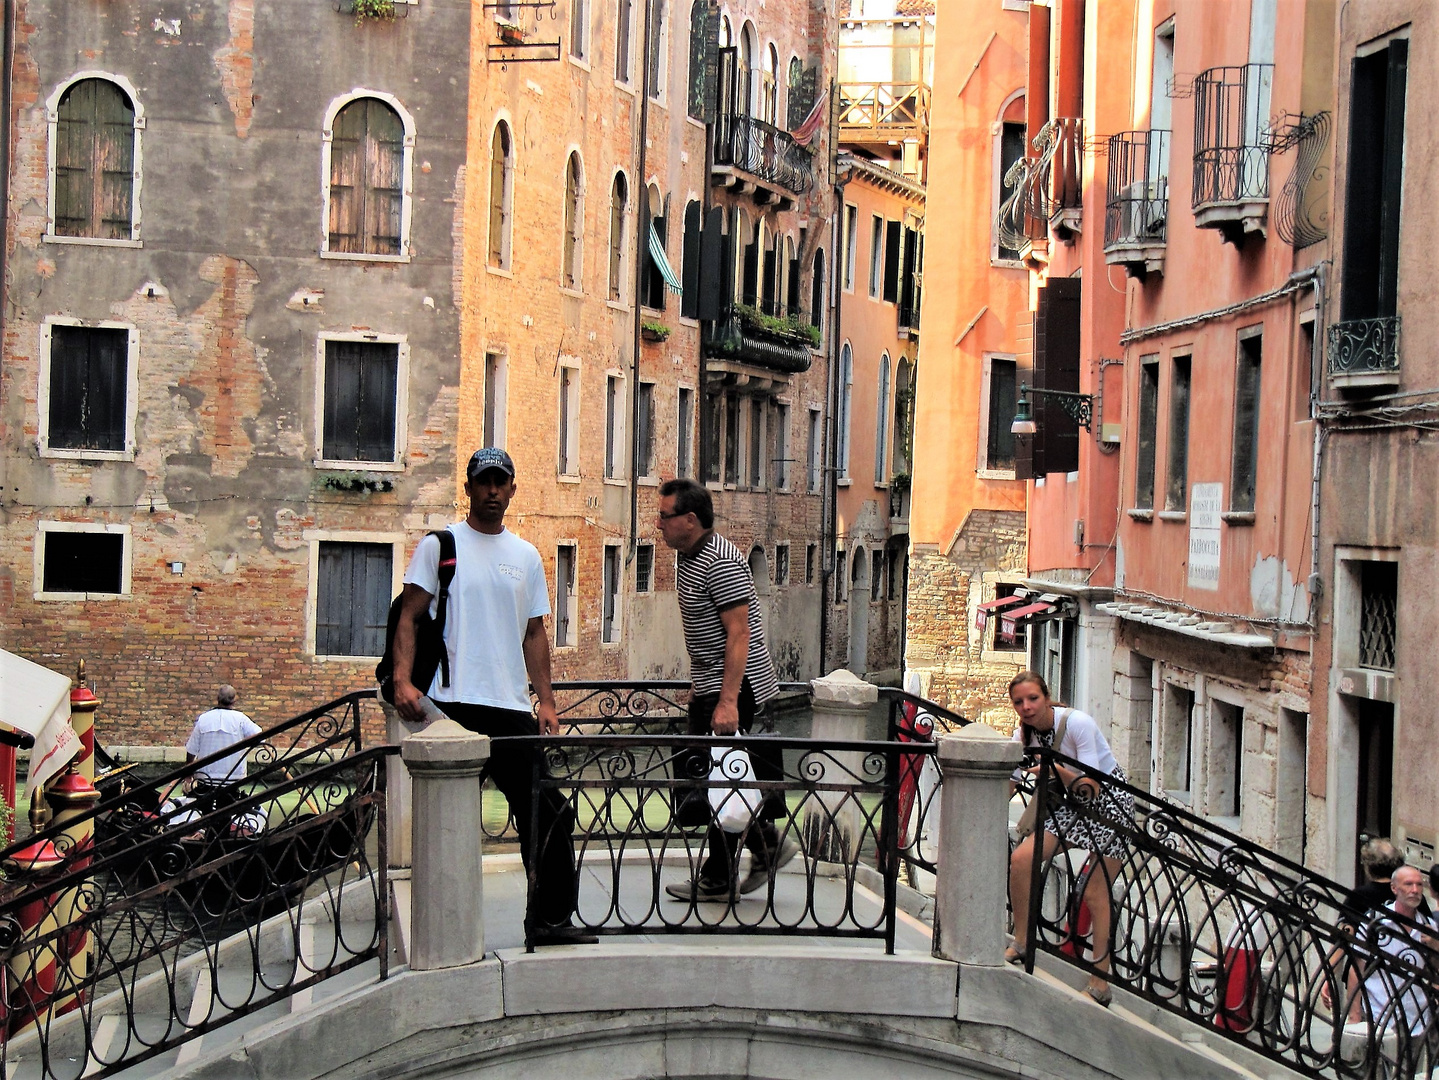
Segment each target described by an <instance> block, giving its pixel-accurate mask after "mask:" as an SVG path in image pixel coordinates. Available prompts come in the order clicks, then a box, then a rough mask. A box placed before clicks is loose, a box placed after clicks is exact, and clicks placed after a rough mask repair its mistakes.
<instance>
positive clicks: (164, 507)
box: [0, 0, 470, 743]
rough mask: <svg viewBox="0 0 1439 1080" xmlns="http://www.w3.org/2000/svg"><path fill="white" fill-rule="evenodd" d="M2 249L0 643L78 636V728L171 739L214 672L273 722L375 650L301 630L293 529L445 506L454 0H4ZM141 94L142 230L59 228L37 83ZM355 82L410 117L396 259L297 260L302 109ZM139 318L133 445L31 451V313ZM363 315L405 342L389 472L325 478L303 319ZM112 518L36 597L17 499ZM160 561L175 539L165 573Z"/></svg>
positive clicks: (314, 238)
mask: <svg viewBox="0 0 1439 1080" xmlns="http://www.w3.org/2000/svg"><path fill="white" fill-rule="evenodd" d="M19 6H20V15H21V17H20V19H19V20H18V24H17V27H16V31H17V37H16V79H15V81H16V94H15V112H14V115H13V121H14V125H15V136H16V144H15V154H14V158H13V163H12V175H11V178H10V180H11V190H10V205H9V208H8V210H9V222H10V231H9V233H8V235H7V236H6V243H7V244H8V245H9V246H10V250H11V252H12V255H11V262H10V280H9V283H8V284H9V289H8V306H7V309H6V313H5V314H6V322H5V328H4V341H3V347H4V364H3V373H0V446H3V453H0V480H3V499H0V543H3V545H4V558H3V560H0V595H3V596H4V598H5V604H4V609H3V610H4V616H3V631H4V633H3V638H4V640H3V643H4V645H5V647H7V648H9V649H12V650H15V651H18V652H20V653H22V654H24V655H26V656H29V657H31V658H33V659H36V660H38V661H40V662H42V663H44V664H46V665H47V666H50V667H53V668H55V669H57V670H61V671H71V672H73V670H74V668H75V664H76V661H78V660H79V659H81V658H84V659H85V660H86V663H87V676H88V677H89V678H91V679H93V680H94V681H95V683H96V685H97V688H98V690H99V693H100V695H101V697H103V698H104V699H105V705H104V707H103V708H102V710H101V713H100V716H99V730H100V737H101V740H102V741H104V742H110V743H175V742H177V741H179V740H180V739H182V738H183V736H184V733H185V732H186V731H187V730H188V726H189V724H190V722H191V720H192V718H193V715H194V713H195V712H196V711H198V710H199V709H201V708H204V707H206V706H207V705H208V704H209V703H210V702H211V701H212V700H213V693H214V687H215V686H216V684H218V683H221V682H231V683H234V684H235V685H236V686H237V687H238V688H239V690H240V693H241V696H242V707H244V708H246V710H247V711H248V712H250V713H251V715H253V716H254V717H255V718H256V720H257V721H259V722H260V723H262V724H264V723H272V722H276V721H279V720H281V719H284V718H285V717H287V716H290V715H293V714H294V713H295V712H297V711H300V710H301V709H303V708H308V707H310V706H311V705H313V704H316V703H318V702H320V701H323V700H326V699H327V698H329V697H331V696H333V695H336V694H339V693H342V692H345V691H348V690H352V689H355V688H358V687H362V686H364V685H366V683H367V682H369V681H371V680H372V668H373V661H329V660H323V661H322V660H316V659H315V658H314V657H313V656H311V655H309V654H307V653H306V651H305V650H306V633H307V627H308V625H309V620H310V619H311V618H312V617H313V615H312V612H313V598H312V585H311V582H312V579H313V567H312V565H311V561H312V554H311V553H312V548H313V543H312V540H313V538H314V537H313V534H314V532H315V531H316V530H320V531H326V532H347V533H352V534H356V537H357V538H361V537H362V536H364V535H368V536H370V537H373V538H376V539H382V538H383V539H385V540H399V541H400V547H401V549H402V553H401V555H400V557H399V560H398V564H397V566H396V579H397V580H398V575H399V573H400V572H402V570H403V562H404V560H405V559H407V558H408V555H409V552H410V550H411V549H412V548H413V546H414V543H415V542H416V540H417V539H418V537H419V535H420V534H421V533H422V532H423V530H424V529H425V528H427V527H428V526H429V525H430V524H431V520H432V516H433V520H434V521H435V522H439V521H444V520H449V519H451V517H452V515H453V508H454V503H455V496H456V488H455V480H454V477H455V474H456V471H457V468H456V464H455V456H454V451H453V442H454V438H455V426H456V416H457V404H458V389H457V387H458V382H459V359H458V352H459V311H458V302H459V301H458V294H457V291H456V288H457V282H458V278H459V272H458V267H457V263H458V244H459V230H458V227H457V214H458V212H459V207H460V200H461V197H462V183H463V173H464V155H465V141H464V137H465V119H464V118H465V108H466V100H467V94H468V75H467V72H468V70H469V67H468V60H469V33H468V30H469V18H470V4H469V3H468V0H425V3H424V4H421V5H417V6H415V7H413V8H412V9H411V10H410V12H409V17H408V18H406V19H397V20H395V21H394V22H392V23H375V22H367V23H365V24H363V25H356V23H355V20H354V18H353V17H352V16H346V15H342V14H340V13H337V12H336V11H335V5H334V4H333V3H332V2H330V0H287V2H286V3H284V4H271V5H257V4H256V3H255V2H254V0H228V2H225V0H188V2H185V3H179V2H175V0H158V2H152V3H148V4H141V3H138V2H132V0H21V3H20V5H19ZM84 70H94V71H103V72H108V73H112V74H114V75H117V76H121V77H123V78H124V79H126V80H128V81H129V82H130V83H131V84H132V85H133V86H134V87H135V90H136V95H137V98H138V100H139V102H140V104H141V105H142V106H143V109H144V114H145V118H146V126H145V129H144V132H143V150H142V153H143V157H142V159H141V169H142V173H143V177H142V185H141V190H140V218H141V240H142V246H141V247H138V248H136V247H116V246H95V245H86V244H57V243H53V242H48V241H45V240H44V239H43V233H44V231H45V224H46V216H47V202H48V192H47V180H48V176H47V138H48V132H47V122H46V115H45V99H46V98H47V97H48V96H49V95H50V94H52V93H53V92H54V90H55V89H56V87H58V86H59V85H61V84H62V83H63V82H65V81H66V80H68V79H70V78H71V77H73V76H74V75H75V74H76V73H77V72H79V71H84ZM358 87H363V88H366V89H370V90H375V91H380V92H384V93H388V94H392V95H393V96H394V97H395V98H397V99H398V100H399V101H400V102H401V103H402V105H403V106H404V108H405V109H406V110H407V111H408V112H409V113H410V115H411V116H412V117H413V118H414V122H415V129H416V132H417V143H416V146H415V148H414V151H413V155H414V168H413V197H412V229H411V234H410V239H411V245H412V249H413V258H412V260H411V261H410V262H408V263H400V264H382V263H374V262H358V261H353V260H340V259H321V258H320V257H319V249H320V244H321V238H322V232H323V229H324V227H325V222H324V220H323V191H322V186H321V145H322V139H321V129H322V127H323V124H324V118H325V115H326V110H327V109H328V107H329V106H330V104H331V102H332V101H333V100H334V99H335V98H336V97H338V96H340V95H342V94H348V93H349V92H351V91H352V90H354V89H355V88H358ZM52 317H66V318H71V319H80V320H86V321H93V320H116V321H120V322H125V323H128V324H131V325H132V326H133V327H134V333H135V335H136V336H137V337H138V341H139V351H138V379H137V400H136V402H135V418H136V419H135V444H136V450H135V457H134V460H133V461H85V460H78V461H77V460H60V459H55V458H48V457H41V456H40V454H39V449H38V436H39V422H40V414H39V410H40V408H41V407H42V403H41V402H40V400H39V385H40V372H41V365H42V362H43V360H44V357H43V356H42V355H41V349H40V346H41V333H42V327H43V325H44V322H45V320H46V319H47V318H52ZM360 329H368V330H372V331H374V332H377V333H382V334H387V335H402V336H404V337H405V338H406V340H407V341H408V346H409V350H410V359H409V378H408V385H407V391H408V403H409V412H408V415H407V416H405V417H404V418H403V421H404V425H405V427H406V429H407V433H406V435H405V436H404V438H405V444H406V454H405V460H404V468H403V471H402V472H399V473H394V474H389V475H390V476H391V477H392V478H393V480H394V485H395V486H394V490H393V491H392V492H389V493H385V494H380V493H374V494H353V493H341V492H336V491H331V490H329V489H327V488H326V487H325V486H324V475H325V473H323V472H321V471H319V470H317V469H316V468H315V467H314V465H313V460H314V457H315V456H316V449H315V448H316V442H317V433H316V430H315V426H316V420H315V416H316V393H317V381H318V378H319V375H318V372H319V370H320V366H319V361H318V356H319V353H318V351H317V349H318V341H319V338H318V335H319V334H320V333H321V332H352V331H355V330H360ZM41 520H47V521H84V522H96V523H106V524H116V525H123V526H128V528H129V529H130V535H131V546H132V569H131V576H130V592H129V594H128V595H125V596H120V597H110V598H103V599H91V600H88V601H49V600H46V601H37V600H36V599H34V593H35V592H36V589H37V583H36V581H35V545H36V535H37V523H38V522H39V521H41ZM171 563H183V564H184V571H183V573H178V574H177V573H172V572H171Z"/></svg>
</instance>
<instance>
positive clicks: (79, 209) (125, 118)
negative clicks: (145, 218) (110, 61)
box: [55, 79, 135, 240]
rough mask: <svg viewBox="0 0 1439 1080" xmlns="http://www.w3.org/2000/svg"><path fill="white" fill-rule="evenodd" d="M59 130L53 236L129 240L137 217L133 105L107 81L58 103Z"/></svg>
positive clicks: (76, 89)
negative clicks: (135, 206)
mask: <svg viewBox="0 0 1439 1080" xmlns="http://www.w3.org/2000/svg"><path fill="white" fill-rule="evenodd" d="M58 114H59V115H58V122H57V124H56V128H55V233H56V235H58V236H85V237H92V238H95V239H101V240H129V239H131V236H132V230H131V224H132V219H133V215H134V190H135V106H134V105H133V104H132V103H131V101H130V98H129V97H128V96H127V95H126V94H125V92H124V91H123V90H121V89H120V88H119V87H118V86H116V85H115V84H114V83H112V82H109V81H108V80H106V79H81V80H80V81H79V82H77V83H75V84H74V85H73V86H71V87H70V89H68V90H66V91H65V96H64V97H62V98H61V99H60V106H59V110H58Z"/></svg>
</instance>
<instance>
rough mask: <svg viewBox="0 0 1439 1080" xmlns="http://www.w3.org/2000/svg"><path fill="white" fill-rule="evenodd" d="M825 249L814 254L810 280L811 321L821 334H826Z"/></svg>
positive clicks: (817, 250)
mask: <svg viewBox="0 0 1439 1080" xmlns="http://www.w3.org/2000/svg"><path fill="white" fill-rule="evenodd" d="M824 306H825V291H824V248H816V249H815V252H814V270H813V271H812V272H811V274H810V279H809V321H810V325H811V326H814V327H816V328H817V329H818V330H819V332H820V333H821V334H823V333H824Z"/></svg>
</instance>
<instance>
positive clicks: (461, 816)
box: [400, 717, 490, 971]
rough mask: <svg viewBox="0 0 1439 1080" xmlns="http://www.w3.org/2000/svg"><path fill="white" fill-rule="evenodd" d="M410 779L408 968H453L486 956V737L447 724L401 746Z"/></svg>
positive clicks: (438, 723)
mask: <svg viewBox="0 0 1439 1080" xmlns="http://www.w3.org/2000/svg"><path fill="white" fill-rule="evenodd" d="M400 755H401V757H403V758H404V761H405V765H406V766H407V767H408V768H409V771H410V775H411V777H412V779H413V795H412V807H413V821H414V841H413V849H412V850H413V855H414V858H413V862H412V867H413V868H412V870H411V873H410V879H411V888H412V890H413V898H414V899H413V904H412V906H411V915H410V918H411V926H410V931H411V932H410V936H411V942H410V947H409V956H410V967H411V968H412V969H414V970H416V971H427V970H433V969H435V968H447V967H460V966H462V965H464V964H472V963H474V962H476V961H477V960H479V959H481V958H482V957H483V956H484V955H485V918H484V871H483V867H482V865H481V858H480V855H481V850H480V849H481V836H482V833H481V829H480V810H481V805H480V771H481V770H482V769H483V768H484V766H485V762H487V761H489V759H490V740H489V738H488V736H485V735H476V734H475V733H474V732H472V731H467V730H466V729H465V728H462V727H461V726H460V725H459V724H457V723H455V722H454V721H453V720H451V719H449V718H448V717H444V718H441V719H439V720H435V721H434V722H433V723H431V724H430V725H429V726H428V727H426V728H425V729H424V730H423V731H419V732H416V733H415V734H413V735H410V736H409V737H408V738H406V739H405V741H404V742H402V743H401V744H400Z"/></svg>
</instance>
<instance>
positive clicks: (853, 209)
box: [840, 202, 859, 296]
mask: <svg viewBox="0 0 1439 1080" xmlns="http://www.w3.org/2000/svg"><path fill="white" fill-rule="evenodd" d="M858 251H859V207H858V206H856V205H855V204H854V203H852V202H847V203H845V204H844V265H843V266H842V267H840V272H841V273H843V274H844V280H843V281H842V282H841V283H840V288H841V289H842V290H843V291H844V292H847V293H849V294H850V295H851V296H852V295H854V268H855V265H856V260H857V259H858V258H859V254H858Z"/></svg>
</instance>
